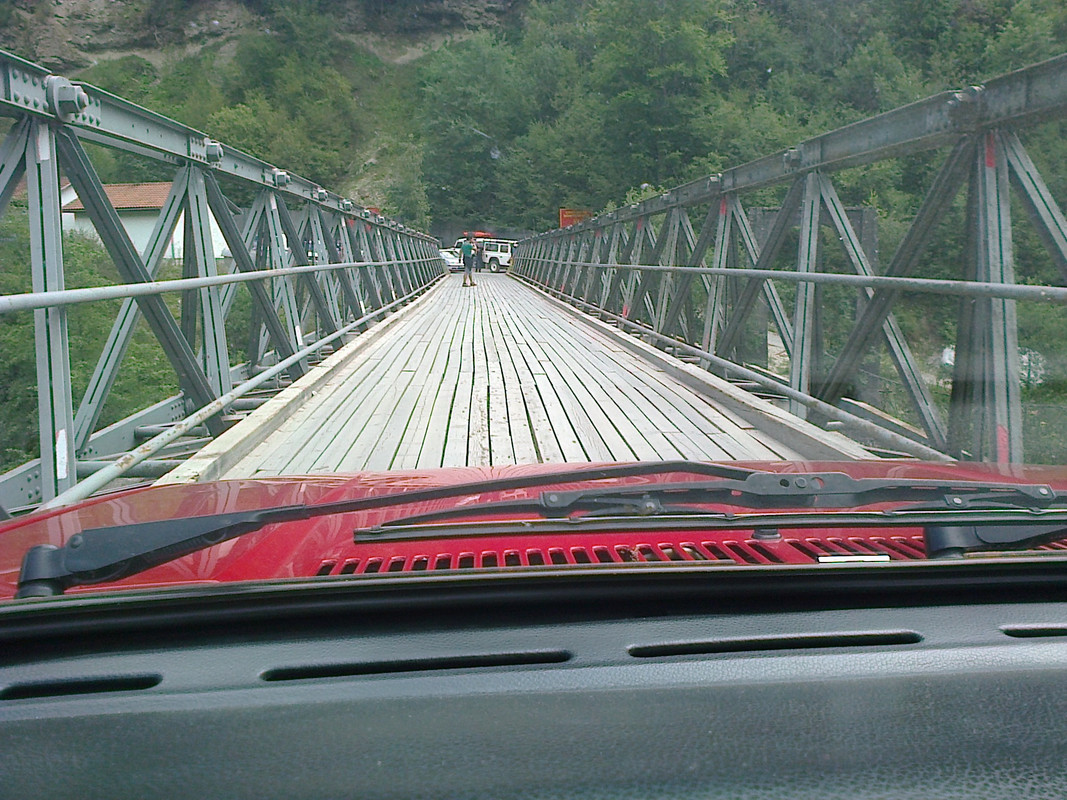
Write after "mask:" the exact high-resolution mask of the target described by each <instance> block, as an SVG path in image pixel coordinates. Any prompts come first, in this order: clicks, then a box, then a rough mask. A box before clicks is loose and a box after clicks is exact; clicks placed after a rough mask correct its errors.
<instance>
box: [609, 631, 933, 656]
mask: <svg viewBox="0 0 1067 800" xmlns="http://www.w3.org/2000/svg"><path fill="white" fill-rule="evenodd" d="M922 639H923V637H922V635H921V634H918V633H916V632H915V631H904V630H901V631H860V632H851V631H846V632H842V633H811V634H796V635H790V636H754V637H751V638H724V639H707V640H704V641H699V642H666V643H664V644H647V645H634V646H632V647H630V648H629V649H628V652H629V653H630V655H631V656H633V657H634V658H662V657H665V656H698V655H713V654H716V653H751V652H760V651H766V650H811V649H821V648H826V647H885V646H889V645H901V644H918V643H919V642H921V641H922Z"/></svg>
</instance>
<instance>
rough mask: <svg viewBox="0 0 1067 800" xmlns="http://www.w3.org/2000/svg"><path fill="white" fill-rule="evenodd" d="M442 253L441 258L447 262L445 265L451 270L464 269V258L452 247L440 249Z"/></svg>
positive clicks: (459, 270) (460, 270)
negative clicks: (451, 248)
mask: <svg viewBox="0 0 1067 800" xmlns="http://www.w3.org/2000/svg"><path fill="white" fill-rule="evenodd" d="M437 252H439V253H440V254H441V260H442V261H444V262H445V266H446V267H448V271H449V272H462V271H463V259H462V258H460V257H459V255H458V254H457V253H456V252H455V251H454V250H450V249H441V250H438V251H437Z"/></svg>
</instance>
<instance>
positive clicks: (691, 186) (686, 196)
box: [512, 55, 1067, 462]
mask: <svg viewBox="0 0 1067 800" xmlns="http://www.w3.org/2000/svg"><path fill="white" fill-rule="evenodd" d="M1065 111H1067V55H1064V56H1060V57H1057V58H1054V59H1051V60H1049V61H1046V62H1043V63H1040V64H1036V65H1033V66H1031V67H1027V68H1025V69H1022V70H1018V71H1016V72H1013V73H1009V74H1007V75H1003V76H1000V77H997V78H995V79H993V80H991V81H989V82H987V83H986V84H985V85H984V86H981V87H971V88H969V89H966V90H963V91H951V92H942V93H940V94H937V95H934V96H932V97H929V98H926V99H925V100H921V101H919V102H916V103H913V104H911V105H908V106H904V107H902V108H899V109H896V110H894V111H890V112H887V113H884V114H880V115H878V116H875V117H871V118H869V119H865V120H862V121H860V122H856V123H854V124H852V125H848V126H846V127H844V128H841V129H839V130H836V131H831V132H830V133H827V134H824V135H822V136H818V137H815V138H813V139H809V140H807V141H805V142H802V143H800V144H798V145H797V146H796V147H792V148H789V149H787V150H784V151H781V152H778V153H775V154H773V155H769V156H767V157H765V158H761V159H759V160H757V161H754V162H751V163H748V164H744V165H742V166H739V167H736V168H733V169H730V170H727V171H725V172H723V173H721V174H718V175H712V176H709V177H706V178H702V179H700V180H697V181H693V182H691V183H688V184H686V185H684V186H681V187H678V188H676V189H674V190H671V191H669V192H667V193H665V194H663V195H662V196H660V197H656V198H653V199H650V200H646V201H644V202H641V203H636V204H633V205H630V206H628V207H626V208H622V209H618V210H616V211H612V212H609V213H605V214H601V215H599V216H597V217H595V218H593V219H591V220H587V221H585V222H582V223H579V224H577V225H574V226H571V227H568V228H565V229H562V230H555V231H550V232H546V233H544V234H541V235H539V236H535V237H532V238H530V239H527V240H525V241H524V242H521V243H520V244H519V246H518V247H517V250H516V255H515V258H514V261H513V265H512V272H513V273H515V274H517V275H519V276H521V277H522V278H524V279H526V280H528V281H530V282H532V283H534V284H537V285H540V286H542V287H544V288H545V289H547V290H548V291H549V292H551V293H552V294H553V295H555V296H557V297H559V298H563V299H566V300H568V301H569V302H572V303H573V304H575V305H576V306H578V307H579V308H581V309H583V310H586V311H588V312H590V313H592V314H595V315H598V316H600V317H601V318H602V319H605V320H612V321H615V322H617V323H618V324H620V325H622V326H624V327H626V328H627V329H629V330H631V331H632V332H635V333H637V334H638V335H640V336H642V337H643V338H645V339H646V340H648V341H649V342H651V343H653V344H655V345H656V346H659V347H663V348H665V349H673V350H674V351H675V352H676V353H677V354H680V355H684V356H686V357H689V358H692V359H694V360H695V361H697V362H699V363H700V364H702V365H703V366H705V367H707V368H709V369H712V370H715V371H717V372H720V373H723V374H725V375H726V376H727V377H732V378H735V379H738V380H742V381H744V382H746V383H747V384H749V385H750V388H753V389H755V390H758V391H761V392H768V393H770V394H772V395H774V394H777V395H778V396H780V397H782V398H783V401H784V402H788V404H789V407H790V410H792V411H793V412H794V413H796V414H798V415H800V416H810V417H811V418H812V419H814V420H816V421H822V422H826V421H828V420H833V421H834V423H835V424H837V425H839V426H840V425H843V426H844V427H845V428H846V430H848V432H850V433H852V434H853V435H854V436H856V438H859V439H861V440H864V439H866V440H868V441H870V437H869V435H865V434H864V432H863V431H864V430H868V433H869V427H868V426H869V424H870V422H872V421H873V422H877V423H878V424H879V425H881V426H883V427H884V428H885V429H886V431H887V432H888V434H890V438H889V439H882V441H881V443H882V444H883V445H887V443H892V442H893V441H896V442H897V444H898V446H899V449H902V450H904V451H906V452H915V451H914V450H911V449H910V445H909V444H908V442H914V443H918V445H919V446H920V447H923V448H929V449H930V450H936V451H939V452H941V453H946V454H950V455H952V456H954V457H957V458H971V459H977V460H986V461H999V462H1021V461H1022V460H1023V459H1024V458H1025V455H1026V453H1025V448H1024V442H1023V434H1022V410H1021V409H1022V405H1021V383H1020V357H1019V347H1018V331H1017V320H1016V302H1017V300H1019V299H1034V300H1038V301H1043V302H1057V303H1060V304H1063V303H1065V302H1067V292H1064V290H1063V289H1062V288H1061V287H1038V286H1033V285H1028V286H1022V285H1017V284H1016V282H1015V280H1016V279H1015V263H1014V262H1015V254H1014V247H1013V240H1012V224H1013V220H1012V214H1011V200H1012V197H1013V196H1014V197H1015V198H1017V199H1018V202H1019V204H1020V205H1021V206H1022V207H1023V208H1024V209H1025V211H1026V213H1027V216H1028V218H1029V220H1030V222H1031V223H1032V225H1033V226H1034V229H1035V230H1036V232H1037V234H1038V238H1039V239H1040V240H1041V242H1042V243H1043V244H1044V246H1045V249H1046V250H1047V253H1048V257H1049V258H1050V259H1051V262H1052V263H1054V264H1055V265H1056V266H1057V267H1058V269H1059V272H1060V274H1062V275H1063V276H1064V278H1065V280H1067V223H1065V220H1064V215H1063V213H1062V211H1061V209H1060V207H1059V206H1058V205H1057V203H1056V201H1055V199H1054V198H1053V197H1052V194H1051V193H1050V192H1049V190H1048V187H1047V186H1046V184H1045V182H1044V180H1043V179H1042V177H1041V175H1040V174H1039V172H1038V170H1037V169H1036V167H1035V166H1034V163H1033V161H1032V160H1031V159H1030V157H1029V155H1028V154H1027V152H1026V149H1025V148H1024V147H1023V144H1022V142H1021V141H1020V139H1019V136H1018V134H1017V131H1019V130H1021V129H1023V128H1025V127H1027V126H1031V125H1034V124H1037V123H1044V122H1048V121H1049V120H1056V119H1062V118H1063V116H1064V113H1065ZM922 151H941V152H944V153H945V155H944V156H943V160H942V162H941V166H940V169H939V170H938V171H937V173H936V175H935V177H934V179H933V181H932V182H931V183H930V184H929V186H928V189H927V192H926V195H925V199H924V201H923V203H922V205H921V207H920V208H919V209H918V211H917V213H916V215H915V217H914V219H913V220H912V222H911V225H910V228H909V229H908V230H907V231H906V232H905V234H904V235H903V237H902V238H901V240H900V243H899V245H898V246H897V248H896V251H895V252H894V253H893V254H892V256H891V258H890V259H889V260H888V262H886V263H885V264H884V266H880V265H879V259H878V253H877V244H876V243H877V232H876V219H877V218H876V214H875V211H874V209H871V208H859V209H849V208H846V207H845V206H844V204H843V203H842V201H841V199H840V198H839V197H838V193H837V190H836V188H835V185H834V174H835V172H837V171H840V170H843V169H847V168H852V167H857V166H861V165H865V164H870V163H872V162H876V161H880V160H884V159H890V158H899V157H901V156H904V155H908V154H912V153H918V152H922ZM771 186H781V187H782V189H783V191H784V196H783V198H782V200H781V205H780V207H779V208H778V209H776V210H775V211H773V212H771V213H769V214H768V213H767V212H765V211H764V210H762V209H757V208H754V207H750V208H748V209H746V207H745V205H744V202H743V199H744V198H745V196H746V193H751V192H753V191H754V190H757V189H764V188H766V187H771ZM964 186H966V187H967V191H966V193H963V195H965V205H964V208H963V209H962V214H960V213H958V212H957V213H956V214H955V216H952V215H950V213H949V212H950V210H951V209H953V208H954V205H955V206H956V207H957V208H958V206H959V205H960V204H959V203H958V202H957V198H958V197H960V196H961V190H962V189H963V187H964ZM756 216H758V217H759V219H760V222H761V223H765V224H761V225H760V226H759V227H760V230H756V226H754V225H753V219H755V218H756ZM950 216H952V218H953V220H954V224H956V225H959V224H960V223H958V222H955V217H956V216H962V217H963V218H964V219H963V222H962V225H963V226H964V228H962V229H961V230H965V231H966V232H967V233H966V238H967V245H966V256H965V257H964V259H963V260H964V262H965V264H964V266H963V269H962V270H961V272H960V278H961V279H962V280H961V281H944V280H924V279H922V278H921V277H918V276H919V275H921V270H922V265H923V259H924V257H926V256H927V255H928V252H929V245H930V243H931V241H932V240H933V239H934V237H935V236H937V233H938V230H939V225H942V224H943V223H944V224H948V223H945V222H944V221H945V220H946V218H949V217H950ZM694 220H697V221H699V220H702V222H701V223H700V228H699V230H696V229H694V227H693V222H694ZM857 228H859V230H858V229H857ZM824 229H828V230H829V231H832V234H833V235H832V236H824V235H823V234H822V233H821V232H822V231H823V230H824ZM830 239H837V240H839V242H840V246H841V248H842V249H843V253H844V263H845V264H847V265H848V266H847V269H849V270H851V271H852V272H853V273H854V274H851V275H846V274H840V273H836V274H835V273H830V272H825V271H822V270H821V269H820V266H821V265H822V263H823V261H824V258H825V255H826V252H827V247H826V243H827V241H829V240H830ZM790 247H795V256H794V255H790V254H789V253H790V251H789V248H790ZM786 262H788V263H789V265H790V267H791V269H783V268H782V267H783V264H784V263H786ZM783 283H785V284H786V285H788V286H791V287H792V290H791V293H792V298H791V305H792V308H791V309H790V308H789V307H788V306H787V304H786V302H784V300H783V298H782V297H781V296H780V295H779V292H778V288H777V286H780V285H782V284H783ZM831 284H846V285H850V286H853V287H855V292H856V295H855V301H854V315H853V318H852V320H851V328H850V330H849V332H848V334H847V336H845V337H843V339H842V341H840V342H838V343H837V346H836V347H834V348H828V347H827V342H826V341H825V336H826V334H825V331H824V328H825V325H824V319H823V316H824V315H825V314H826V313H828V312H827V309H826V308H824V305H825V302H824V300H823V296H824V292H825V291H826V287H827V286H829V285H831ZM903 291H909V292H917V291H918V292H922V291H931V292H938V293H942V294H949V295H957V296H959V298H960V301H959V309H960V310H959V313H958V318H957V319H956V320H955V329H956V347H955V362H954V366H953V374H952V382H951V397H950V400H949V401H948V403H947V406H944V407H943V406H939V405H938V403H937V402H936V401H935V399H934V396H933V392H932V390H931V387H930V386H929V385H928V381H927V379H926V378H924V376H923V374H922V371H921V370H920V366H919V364H918V363H917V360H916V357H915V356H914V355H913V354H912V351H911V349H910V348H909V345H908V342H907V341H906V340H905V336H904V333H903V330H902V328H901V326H900V324H899V323H898V321H897V320H896V318H895V317H894V314H893V311H894V307H895V306H896V305H897V304H898V302H899V299H900V297H901V293H902V292H903ZM946 308H948V306H946ZM952 313H953V312H952V311H951V310H948V311H946V314H952ZM879 343H881V344H883V345H884V347H885V350H884V353H885V354H886V355H887V357H888V360H889V361H890V362H891V363H892V365H893V367H894V368H895V371H896V373H897V377H898V381H899V384H900V387H901V388H902V390H903V394H904V395H905V396H906V398H907V400H908V402H909V404H910V407H911V410H912V413H913V419H914V423H915V425H914V426H913V425H912V424H910V423H907V422H902V421H900V420H898V419H895V418H893V417H891V416H890V415H888V414H886V413H884V412H881V411H879V410H878V409H877V408H875V407H874V405H875V404H876V402H877V400H878V392H877V390H872V389H871V387H870V385H869V383H871V382H870V381H868V380H867V379H868V378H869V377H870V375H871V374H872V373H873V374H875V375H876V376H877V373H878V362H879V360H880V359H879V353H878V351H877V350H876V347H875V346H876V345H877V344H879ZM772 344H773V346H774V347H775V348H776V349H777V350H778V351H779V352H780V357H781V358H784V359H786V360H787V363H788V367H787V369H786V370H779V371H778V372H775V371H774V370H773V369H770V368H769V366H770V365H769V363H768V348H769V347H771V345H772ZM831 353H833V354H831ZM849 426H852V427H851V429H850V428H849ZM892 437H897V438H896V439H893V438H892ZM887 446H888V445H887ZM890 449H892V448H891V447H890Z"/></svg>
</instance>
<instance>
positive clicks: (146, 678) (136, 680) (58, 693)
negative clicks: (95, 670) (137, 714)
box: [0, 674, 163, 700]
mask: <svg viewBox="0 0 1067 800" xmlns="http://www.w3.org/2000/svg"><path fill="white" fill-rule="evenodd" d="M162 680H163V676H162V675H157V674H146V675H103V676H99V677H85V678H67V679H64V680H55V681H25V682H23V683H13V684H11V685H10V686H5V687H4V688H3V689H0V700H37V699H42V698H46V697H69V696H70V695H76V694H106V693H109V692H134V691H140V690H142V689H151V688H152V687H153V686H158V685H159V684H160V682H162Z"/></svg>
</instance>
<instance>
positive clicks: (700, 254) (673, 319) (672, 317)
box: [663, 199, 725, 335]
mask: <svg viewBox="0 0 1067 800" xmlns="http://www.w3.org/2000/svg"><path fill="white" fill-rule="evenodd" d="M724 208H725V203H724V202H723V201H722V200H721V199H720V200H719V202H716V201H715V200H712V202H711V203H710V205H709V207H708V213H707V215H706V216H705V217H704V224H703V225H702V226H701V228H700V235H699V236H697V237H696V240H695V241H693V242H692V243H691V244H690V246H689V257H688V258H687V259H686V263H687V264H688V265H689V266H691V267H699V266H703V264H704V257H705V255H706V254H707V251H708V248H709V247H710V246H711V245H712V242H713V238H712V237H713V236H716V235H717V234H718V224H717V222H718V220H719V219H720V217H721V216H722V211H723V209H724ZM685 222H686V229H687V237H688V235H689V233H690V232H691V227H692V225H691V223H690V222H689V215H688V214H686V215H685ZM713 283H714V281H713V280H710V279H707V277H706V276H705V280H704V287H705V288H706V289H708V292H709V293H710V292H711V288H710V287H711V286H712V284H713ZM692 285H693V276H692V275H690V274H687V273H685V272H683V273H682V274H681V275H680V276H679V278H678V280H677V281H676V283H675V292H674V298H673V299H672V300H671V301H670V302H671V307H670V309H669V310H668V312H667V316H666V318H665V319H664V321H663V332H664V333H666V334H667V335H670V334H671V332H673V331H676V330H678V328H679V320H680V319H681V315H682V311H683V309H684V308H685V307H686V303H687V302H688V300H689V293H690V289H691V287H692Z"/></svg>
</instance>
